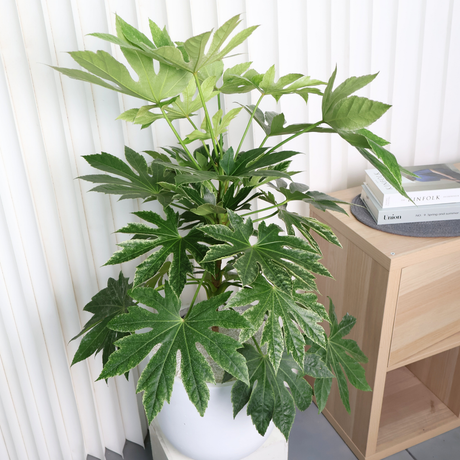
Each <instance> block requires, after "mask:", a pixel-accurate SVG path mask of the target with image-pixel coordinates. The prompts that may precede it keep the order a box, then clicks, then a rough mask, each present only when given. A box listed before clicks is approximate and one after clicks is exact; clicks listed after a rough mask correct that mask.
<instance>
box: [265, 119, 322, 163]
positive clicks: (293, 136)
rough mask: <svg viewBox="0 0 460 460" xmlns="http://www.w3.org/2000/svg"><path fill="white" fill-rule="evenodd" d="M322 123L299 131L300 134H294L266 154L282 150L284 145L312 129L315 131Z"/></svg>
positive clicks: (319, 122)
mask: <svg viewBox="0 0 460 460" xmlns="http://www.w3.org/2000/svg"><path fill="white" fill-rule="evenodd" d="M321 123H323V120H321V121H318V122H317V123H314V124H313V125H311V126H309V127H308V128H305V129H303V130H302V131H299V132H298V133H295V134H293V135H292V136H290V137H288V138H286V139H284V141H281V142H280V143H279V144H276V145H275V146H274V147H272V148H271V149H270V150H268V151H267V152H266V154H267V155H268V154H269V153H272V152H274V151H275V150H276V149H278V148H280V147H281V146H282V145H284V144H286V143H288V142H290V141H292V139H295V138H296V137H297V136H300V135H301V134H305V133H308V132H309V131H311V130H312V129H315V128H316V127H317V126H319V125H320V124H321Z"/></svg>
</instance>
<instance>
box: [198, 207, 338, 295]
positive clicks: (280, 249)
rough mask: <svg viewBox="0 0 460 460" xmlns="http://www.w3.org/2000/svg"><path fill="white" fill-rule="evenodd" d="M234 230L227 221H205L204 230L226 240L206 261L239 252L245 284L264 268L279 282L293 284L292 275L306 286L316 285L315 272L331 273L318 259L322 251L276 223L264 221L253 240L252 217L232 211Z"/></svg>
mask: <svg viewBox="0 0 460 460" xmlns="http://www.w3.org/2000/svg"><path fill="white" fill-rule="evenodd" d="M228 215H229V219H230V223H231V225H232V227H233V230H231V229H230V228H229V227H226V226H224V225H205V226H203V227H200V230H201V231H202V232H204V233H206V234H207V235H209V236H211V237H213V238H215V239H216V240H220V241H225V243H226V244H219V245H214V246H212V247H211V248H210V249H209V251H208V252H207V253H206V257H205V258H204V259H203V262H211V261H215V260H220V259H226V258H229V257H233V256H236V257H237V260H236V262H235V264H234V266H235V269H236V270H237V272H238V275H239V277H240V279H241V281H242V283H243V285H250V284H252V283H253V282H254V281H255V279H256V278H257V276H258V274H259V273H260V271H262V272H263V274H264V275H265V276H266V277H267V278H268V280H269V281H270V282H271V283H273V284H274V285H275V286H278V287H283V286H285V285H286V284H287V285H290V283H291V279H292V277H294V278H295V279H297V280H298V281H299V282H300V283H302V284H303V286H305V289H309V290H310V289H314V288H315V283H314V277H313V275H312V273H318V274H320V275H325V276H330V274H329V272H328V271H327V270H326V268H324V266H323V265H321V264H320V263H319V262H318V259H319V257H320V256H319V255H318V254H317V253H316V252H315V250H314V249H313V248H312V247H311V246H310V245H309V244H308V243H307V242H306V241H304V240H302V239H300V238H297V237H295V236H291V235H280V234H279V233H280V231H281V228H280V227H278V226H277V225H275V224H270V225H268V226H267V225H266V224H265V222H263V221H262V222H261V223H260V226H259V229H258V235H257V241H256V242H255V243H254V244H252V243H251V242H250V237H251V236H252V235H253V234H254V227H253V223H252V220H251V219H250V218H248V219H247V220H246V221H243V219H242V218H241V217H240V216H238V215H237V214H235V213H234V212H232V211H230V210H229V211H228Z"/></svg>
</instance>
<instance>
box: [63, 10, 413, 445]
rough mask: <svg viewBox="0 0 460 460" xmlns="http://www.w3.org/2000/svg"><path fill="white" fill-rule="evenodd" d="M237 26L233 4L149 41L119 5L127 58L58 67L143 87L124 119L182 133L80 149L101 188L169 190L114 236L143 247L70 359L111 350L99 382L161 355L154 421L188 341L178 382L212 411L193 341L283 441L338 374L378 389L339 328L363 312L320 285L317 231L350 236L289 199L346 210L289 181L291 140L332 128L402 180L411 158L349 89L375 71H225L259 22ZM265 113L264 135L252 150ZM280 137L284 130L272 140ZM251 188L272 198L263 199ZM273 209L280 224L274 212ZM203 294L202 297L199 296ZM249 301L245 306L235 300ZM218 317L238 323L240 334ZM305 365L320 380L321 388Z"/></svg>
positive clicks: (123, 195) (132, 90)
mask: <svg viewBox="0 0 460 460" xmlns="http://www.w3.org/2000/svg"><path fill="white" fill-rule="evenodd" d="M239 23H240V19H239V17H238V16H236V17H234V18H232V19H230V20H229V21H227V22H226V23H225V24H224V25H223V26H222V27H220V28H218V29H217V30H216V31H215V32H214V33H212V31H210V32H206V33H203V34H200V35H197V36H194V37H191V38H190V39H188V40H187V41H185V42H174V41H172V40H171V38H170V36H169V34H168V32H167V31H166V29H163V30H161V29H160V28H159V27H158V26H157V25H156V24H155V23H154V22H152V21H150V31H151V38H149V37H147V36H146V35H145V34H143V33H141V32H140V31H138V30H137V29H136V28H134V27H132V26H131V25H129V24H127V23H126V22H124V21H123V20H122V19H121V18H120V17H117V18H116V31H117V35H116V36H114V35H109V34H101V33H95V34H93V35H94V36H95V37H98V38H100V39H103V40H106V41H108V42H110V43H113V44H115V45H118V46H119V47H120V49H121V52H122V53H123V55H124V57H125V59H126V62H127V64H128V65H129V66H130V67H131V69H130V70H128V69H127V67H126V66H125V65H124V64H122V63H120V62H119V61H117V60H116V59H115V58H114V57H113V56H112V55H110V54H109V53H107V52H104V51H98V52H97V53H94V52H91V51H76V52H71V53H70V54H71V56H72V58H73V59H74V60H75V61H76V62H77V63H78V64H79V65H80V66H81V67H82V68H83V69H84V70H75V69H66V68H56V70H58V71H59V72H61V73H63V74H64V75H67V76H69V77H71V78H75V79H78V80H83V81H85V82H90V83H92V84H95V85H100V86H103V87H104V88H107V89H110V90H112V91H118V92H120V93H123V94H127V95H130V96H133V97H135V98H138V99H140V100H141V101H142V102H140V104H141V107H139V108H137V109H130V110H127V111H126V112H124V113H122V114H121V115H120V116H119V118H120V119H122V120H126V121H128V122H131V123H134V124H138V125H140V128H147V127H149V126H150V125H152V123H154V122H158V121H161V122H162V123H165V126H166V124H167V125H168V126H169V128H170V129H171V131H172V132H173V133H174V135H175V137H176V138H177V144H176V145H172V146H164V147H161V148H158V149H157V150H155V151H151V150H146V151H145V152H142V153H138V152H135V151H133V150H132V149H130V148H129V147H126V148H125V157H126V161H123V160H121V159H119V158H118V157H116V156H114V155H111V154H110V153H105V152H103V153H100V154H91V155H87V156H85V157H84V158H85V160H86V161H87V162H88V163H89V164H90V165H91V166H92V167H94V168H95V169H97V170H99V171H102V173H99V174H94V175H86V176H83V177H81V179H84V180H86V181H90V182H92V183H94V184H96V185H95V187H94V188H93V189H92V190H93V191H96V192H101V193H107V194H113V195H120V199H139V198H140V199H142V200H144V201H145V202H149V201H152V200H158V202H159V203H160V204H161V205H162V207H163V211H164V212H163V213H161V214H159V213H155V212H152V211H150V210H145V211H140V212H135V213H134V214H135V215H136V216H137V217H138V218H139V219H138V220H137V221H136V222H133V223H130V224H128V225H127V226H125V227H123V228H121V229H120V230H118V232H120V233H124V234H129V235H132V238H131V239H128V240H127V241H124V242H122V243H119V247H120V250H119V251H117V252H115V253H114V254H113V256H112V257H111V258H110V260H109V261H108V262H107V264H120V263H122V262H125V261H129V260H132V259H137V258H139V257H140V256H144V258H143V260H142V261H141V262H140V263H139V264H138V266H137V269H136V272H135V274H134V279H133V281H132V283H130V282H129V280H128V278H126V277H125V276H124V275H123V274H120V276H119V278H118V280H115V279H109V281H108V285H107V287H106V288H105V289H102V290H101V291H100V292H98V293H97V294H96V295H95V296H94V297H93V298H92V300H91V301H90V302H89V303H88V304H87V305H86V307H85V310H87V311H89V312H91V313H92V314H93V316H92V318H91V319H90V320H89V321H88V322H87V323H86V324H85V326H84V328H83V330H82V331H81V333H80V334H79V335H78V336H77V337H80V336H83V338H82V340H81V343H80V345H79V348H78V350H77V352H76V354H75V357H74V359H73V364H75V363H78V362H79V361H82V360H84V359H86V358H88V357H89V356H91V355H93V354H95V353H98V352H100V351H102V360H103V365H104V367H103V371H102V373H101V375H100V376H99V379H108V378H109V377H113V376H116V375H123V374H126V375H127V374H128V372H129V370H130V369H132V368H134V367H135V366H137V365H138V364H139V363H140V362H141V361H143V360H144V359H145V358H146V357H148V356H149V355H151V358H150V359H149V361H148V364H147V365H146V367H145V369H144V371H143V372H142V374H141V376H140V379H139V382H138V385H137V391H138V392H144V394H143V403H144V407H145V412H146V414H147V418H148V420H149V422H150V421H152V419H153V418H154V417H155V416H156V415H157V414H158V413H159V411H160V410H161V408H162V406H163V404H164V403H165V401H169V399H170V397H171V392H172V388H173V381H174V378H175V373H176V365H177V361H176V360H177V355H178V351H180V355H181V364H180V366H181V377H182V380H183V384H184V386H185V389H186V391H187V393H188V395H189V398H190V400H191V401H192V403H193V404H194V405H195V406H196V408H197V410H198V412H199V413H200V414H202V415H203V414H204V412H205V410H206V406H207V402H208V399H209V390H208V388H207V385H206V382H214V381H215V377H214V374H213V372H212V368H211V367H210V365H209V363H208V361H207V360H206V359H205V358H204V356H203V354H202V353H201V352H200V351H199V350H198V348H197V344H201V346H202V347H203V348H204V349H205V350H206V352H207V354H208V359H209V357H210V358H211V359H212V360H213V361H214V362H215V363H216V364H217V365H218V366H220V367H221V368H222V369H223V370H224V371H225V378H228V379H231V378H233V379H235V380H236V383H235V384H234V386H233V389H232V400H233V407H234V414H235V415H236V414H237V413H238V412H239V411H240V410H242V409H243V407H245V406H246V405H247V409H246V410H247V413H248V414H249V415H250V416H251V417H252V421H253V423H254V425H255V426H256V428H257V430H258V431H259V432H260V433H261V434H263V433H265V431H266V429H267V427H268V425H269V423H270V421H271V420H273V422H274V424H275V425H276V426H277V427H278V428H279V429H280V430H281V432H282V433H283V434H284V436H285V437H286V438H287V437H288V436H289V432H290V429H291V427H292V424H293V421H294V417H295V412H296V406H297V407H298V408H299V409H300V410H305V409H306V408H307V407H308V406H309V405H310V403H311V401H312V397H313V396H314V397H315V398H316V403H317V405H318V409H319V410H320V411H321V410H322V409H323V408H324V406H325V404H326V400H327V398H328V395H329V392H330V389H331V385H332V384H333V380H334V379H335V380H336V382H337V384H338V387H339V390H340V395H341V398H342V402H343V404H344V405H345V407H346V408H347V410H350V406H349V397H348V383H349V384H351V385H354V386H355V387H357V388H358V389H360V390H364V391H367V390H370V388H369V385H368V384H367V382H366V379H365V375H364V369H363V367H362V366H361V364H360V362H365V361H366V357H365V355H364V354H363V353H362V351H361V350H360V348H359V347H358V345H357V344H356V342H354V341H353V340H350V339H345V338H344V336H345V335H347V334H348V333H349V331H350V330H351V328H352V327H353V325H354V324H355V321H356V320H355V318H353V317H352V316H349V315H346V316H345V317H344V318H342V319H341V320H340V321H339V319H338V318H337V317H336V315H335V313H334V306H333V304H332V302H331V303H330V304H329V306H328V309H326V308H325V307H324V306H323V305H321V304H320V303H318V299H317V296H316V294H315V290H316V285H315V276H317V275H319V276H330V274H329V272H328V270H327V269H326V268H325V267H324V266H323V265H322V264H321V262H320V259H321V252H320V249H319V246H318V244H317V243H316V241H315V239H314V238H313V237H312V233H313V232H314V233H315V234H316V238H324V239H325V240H327V241H328V242H330V243H331V244H335V245H340V244H339V241H338V240H337V238H336V237H335V235H334V234H333V233H332V232H331V230H330V229H329V228H328V227H327V226H326V225H325V224H323V223H321V222H319V221H317V220H315V219H313V218H310V217H306V216H302V215H299V214H297V213H295V212H292V211H291V210H289V203H291V202H293V201H303V202H305V203H308V204H309V205H310V206H314V207H316V208H318V209H321V210H332V211H337V212H344V211H343V209H342V208H341V207H340V206H339V205H338V204H337V201H336V200H334V198H332V197H330V196H328V195H325V194H324V193H320V192H317V191H311V190H309V188H308V187H307V186H306V185H305V184H301V183H296V182H294V181H293V180H292V176H293V175H294V174H295V173H294V172H290V170H289V166H290V160H291V159H292V157H294V156H295V155H298V154H299V152H295V151H291V150H287V149H285V148H284V147H285V144H287V143H288V141H290V140H291V139H294V138H295V137H297V136H300V135H303V134H307V133H310V132H315V133H328V134H330V133H333V134H335V135H338V136H340V137H341V138H343V140H344V142H348V143H349V144H351V145H352V146H354V147H356V148H357V150H358V151H359V152H360V153H361V155H362V156H363V157H364V158H365V159H366V160H368V161H369V162H370V163H371V164H372V165H373V166H374V167H376V168H377V169H378V170H379V171H380V172H381V173H382V175H383V176H384V177H385V178H386V179H387V180H388V182H390V183H391V184H392V185H393V186H394V187H395V188H397V189H398V190H399V191H400V192H401V193H403V194H404V191H403V189H402V187H401V173H400V167H399V166H398V163H397V161H396V160H395V158H394V156H393V155H392V154H391V153H390V152H389V151H388V150H386V149H385V148H384V146H385V145H386V144H387V142H386V141H384V140H383V139H381V138H380V137H378V136H376V135H375V134H373V133H371V132H370V131H369V130H368V129H366V128H367V127H368V126H369V125H370V124H372V123H373V122H374V121H376V120H377V119H378V118H380V117H381V116H382V115H383V114H384V113H385V112H386V111H387V110H388V108H389V105H386V104H383V103H381V102H376V101H372V100H369V99H367V98H365V97H359V96H356V95H353V93H355V92H356V91H357V90H359V89H361V88H363V87H364V86H366V85H367V84H369V83H370V82H371V81H372V80H373V79H374V78H375V77H376V75H366V76H361V77H352V78H349V79H347V80H345V81H344V82H343V83H341V84H340V85H338V86H336V87H335V88H334V86H335V85H334V83H335V77H336V72H335V71H334V73H333V74H332V76H331V77H330V79H329V81H328V82H327V83H326V82H322V81H320V80H314V79H312V78H310V77H308V76H304V75H301V74H288V75H285V76H282V77H280V78H279V79H276V77H275V68H274V67H271V68H269V69H268V70H267V71H266V72H265V73H258V72H257V71H256V70H253V69H252V68H251V63H250V62H243V63H240V64H238V65H235V66H234V67H231V68H227V69H224V62H223V60H224V58H225V57H226V56H228V55H229V54H230V53H231V52H232V51H233V50H234V49H235V48H236V47H237V46H238V45H240V44H242V43H243V42H244V41H245V40H246V39H248V37H249V36H250V35H251V34H252V33H253V32H254V30H255V29H256V27H249V28H247V29H244V30H242V31H240V32H238V33H236V32H234V31H235V29H236V27H237V26H238V24H239ZM134 74H137V78H133V77H132V75H134ZM250 91H252V92H254V93H256V95H257V97H256V98H255V99H254V100H257V102H256V104H254V105H239V106H235V107H233V108H231V109H230V110H227V111H225V110H223V108H222V107H223V103H222V101H221V98H222V95H228V94H239V93H248V92H250ZM293 94H294V95H297V96H298V97H300V98H302V99H303V101H304V102H305V103H306V104H307V103H308V100H309V98H310V97H314V98H321V99H322V115H321V119H320V120H318V121H316V122H314V123H301V124H290V125H289V124H286V121H285V116H284V114H283V113H275V112H272V111H266V112H264V111H263V108H262V107H263V105H264V100H265V99H267V98H274V99H275V101H279V100H280V99H281V98H282V97H284V96H285V95H293ZM216 101H217V102H216ZM235 105H237V104H235ZM211 107H214V111H212V110H211ZM236 117H244V118H245V120H246V128H245V129H243V130H242V132H241V133H240V137H239V139H240V141H239V143H238V145H236V144H235V145H232V146H230V145H227V142H226V133H227V132H228V131H229V130H231V129H232V121H233V120H234V119H235V118H236ZM200 119H201V120H202V122H201V123H199V122H198V120H200ZM175 120H186V121H187V122H188V123H189V126H190V130H189V132H188V134H187V135H185V136H181V135H180V134H179V132H178V130H177V129H176V125H175V123H174V121H175ZM254 122H255V123H256V124H257V125H258V126H259V127H260V129H261V130H262V132H263V134H264V137H263V141H262V143H261V144H260V145H259V146H256V147H254V148H252V149H250V150H245V151H243V150H242V145H243V141H244V139H245V137H246V135H247V133H248V130H249V128H250V126H251V125H252V123H254ZM279 136H283V137H282V139H283V140H282V142H279V143H277V144H276V145H271V144H274V142H271V141H272V140H273V139H279V138H280V137H279ZM192 146H193V147H192ZM263 186H265V187H263ZM268 186H270V187H271V189H270V188H267V187H268ZM271 190H275V192H273V193H272V191H271ZM279 197H281V198H279ZM256 199H258V200H262V201H263V202H266V206H262V209H254V203H255V200H256ZM259 208H260V206H259ZM254 215H257V216H258V218H256V219H253V218H252V217H251V216H254ZM271 216H277V217H278V218H279V220H280V225H282V226H283V227H284V228H282V227H281V226H279V225H276V224H274V223H270V224H267V223H266V222H265V220H266V218H267V217H271ZM186 285H193V286H195V287H196V291H195V295H194V297H193V299H191V302H189V303H190V307H189V309H188V310H187V311H186V313H182V314H181V308H182V305H181V301H180V300H179V296H180V294H181V293H182V291H183V289H184V287H185V286H186ZM200 290H201V291H202V292H205V293H206V296H207V300H204V301H201V302H197V301H196V300H197V296H198V292H199V291H200ZM242 306H248V308H246V309H245V310H244V309H243V310H244V311H243V312H242V311H241V309H238V311H237V310H236V309H235V308H236V307H242ZM182 310H183V309H182ZM324 324H326V325H327V327H326V330H327V332H326V330H325V328H324V327H323V325H324ZM146 328H147V329H148V331H147V332H145V330H146ZM222 328H225V329H237V330H239V331H240V334H239V339H238V341H237V340H235V339H234V338H231V337H230V336H229V335H226V334H224V333H222ZM139 330H142V331H140V332H138V331H139ZM152 351H153V353H152ZM304 375H309V376H311V377H313V378H314V386H313V388H312V387H311V386H310V384H309V383H308V382H307V381H306V380H305V379H304Z"/></svg>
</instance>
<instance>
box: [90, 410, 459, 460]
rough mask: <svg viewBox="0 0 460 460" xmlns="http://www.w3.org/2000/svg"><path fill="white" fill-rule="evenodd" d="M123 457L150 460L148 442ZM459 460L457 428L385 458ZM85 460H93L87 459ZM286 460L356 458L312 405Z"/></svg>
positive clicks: (297, 425)
mask: <svg viewBox="0 0 460 460" xmlns="http://www.w3.org/2000/svg"><path fill="white" fill-rule="evenodd" d="M123 456H124V459H125V460H152V454H151V451H150V444H149V440H148V444H146V449H145V450H144V449H143V448H142V447H140V446H138V445H137V444H133V443H132V442H127V443H126V446H125V449H124V452H123ZM121 458H122V457H120V456H119V455H117V454H114V453H113V452H110V451H108V452H107V454H106V460H121ZM459 459H460V428H457V429H455V430H452V431H449V432H448V433H445V434H442V435H440V436H437V437H436V438H433V439H430V440H429V441H425V442H423V443H421V444H418V445H417V446H414V447H411V448H410V449H408V450H403V451H402V452H399V453H397V454H395V455H392V456H390V457H387V459H386V460H459ZM88 460H93V459H92V458H90V457H88ZM216 460H219V459H216ZM289 460H356V457H355V455H354V454H353V452H352V451H351V450H350V449H349V448H348V446H347V445H346V444H345V443H344V442H343V441H342V439H341V438H340V436H339V435H338V434H337V433H336V432H335V430H334V429H333V428H332V426H331V425H330V424H329V422H328V421H327V420H326V418H325V417H324V416H323V415H322V414H318V412H317V409H316V406H315V405H314V404H312V405H311V406H310V407H309V408H308V409H307V410H306V411H305V412H297V416H296V419H295V422H294V426H293V427H292V431H291V436H290V440H289Z"/></svg>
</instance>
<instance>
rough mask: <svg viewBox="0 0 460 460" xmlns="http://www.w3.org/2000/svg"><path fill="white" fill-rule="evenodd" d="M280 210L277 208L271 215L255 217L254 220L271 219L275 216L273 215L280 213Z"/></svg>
mask: <svg viewBox="0 0 460 460" xmlns="http://www.w3.org/2000/svg"><path fill="white" fill-rule="evenodd" d="M278 212H279V211H278V210H276V211H275V212H273V213H271V214H270V215H268V216H263V217H259V218H258V219H254V220H253V222H254V223H255V222H259V221H261V220H265V219H269V218H270V217H273V216H276V215H277V214H278Z"/></svg>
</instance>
